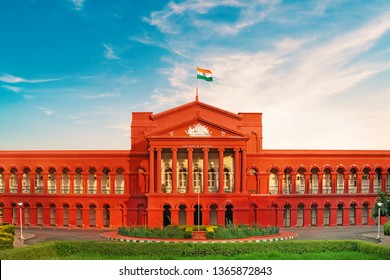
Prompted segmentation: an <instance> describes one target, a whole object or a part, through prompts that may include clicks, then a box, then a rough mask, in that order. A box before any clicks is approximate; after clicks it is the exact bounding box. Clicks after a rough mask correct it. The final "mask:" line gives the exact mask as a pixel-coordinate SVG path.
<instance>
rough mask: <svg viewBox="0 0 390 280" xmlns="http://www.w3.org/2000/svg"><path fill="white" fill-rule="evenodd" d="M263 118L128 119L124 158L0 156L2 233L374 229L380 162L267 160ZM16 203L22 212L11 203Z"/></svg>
mask: <svg viewBox="0 0 390 280" xmlns="http://www.w3.org/2000/svg"><path fill="white" fill-rule="evenodd" d="M262 139H263V135H262V114H261V113H239V114H234V113H231V112H228V111H225V110H222V109H220V108H216V107H213V106H210V105H208V104H205V103H202V102H199V100H198V99H196V100H195V101H193V102H190V103H187V104H184V105H182V106H179V107H176V108H172V109H170V110H167V111H164V112H161V113H157V114H154V113H152V112H134V113H133V115H132V124H131V149H130V150H123V151H117V150H113V151H109V150H104V151H0V208H1V216H0V218H1V222H6V223H13V224H19V222H20V216H19V213H20V212H22V222H23V224H24V225H30V226H56V227H86V228H88V227H98V228H100V227H120V226H124V225H125V226H130V225H149V226H150V227H162V226H166V225H169V224H173V225H185V224H189V225H193V224H195V225H197V224H204V225H206V224H207V225H209V224H212V225H215V224H225V223H235V224H254V223H256V224H259V225H261V226H267V225H276V226H279V227H303V226H315V227H322V226H349V225H354V226H361V225H372V224H374V223H375V220H374V219H373V218H371V217H370V213H371V210H372V208H373V206H374V203H375V199H376V197H377V194H378V192H385V191H386V192H390V151H349V150H337V151H335V150H267V149H263V147H262ZM20 202H22V203H23V204H22V206H21V209H20V208H19V207H20V206H19V204H18V203H20Z"/></svg>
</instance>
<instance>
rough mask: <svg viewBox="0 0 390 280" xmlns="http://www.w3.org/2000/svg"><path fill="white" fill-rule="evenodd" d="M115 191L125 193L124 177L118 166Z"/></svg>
mask: <svg viewBox="0 0 390 280" xmlns="http://www.w3.org/2000/svg"><path fill="white" fill-rule="evenodd" d="M115 193H116V194H124V193H125V178H124V175H123V169H122V168H118V169H117V170H116V175H115Z"/></svg>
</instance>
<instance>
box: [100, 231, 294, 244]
mask: <svg viewBox="0 0 390 280" xmlns="http://www.w3.org/2000/svg"><path fill="white" fill-rule="evenodd" d="M110 235H113V236H110ZM100 237H102V238H104V239H107V240H112V241H119V242H128V243H259V242H277V241H283V240H291V239H295V238H296V237H297V234H294V233H284V234H283V237H276V236H275V237H270V238H264V237H262V238H258V239H254V238H247V239H244V238H243V239H240V240H237V239H234V240H222V239H219V240H199V241H195V240H187V239H175V240H173V239H169V240H164V239H147V238H137V237H130V236H126V237H125V236H120V235H118V234H116V233H114V234H113V233H112V232H110V233H102V234H100Z"/></svg>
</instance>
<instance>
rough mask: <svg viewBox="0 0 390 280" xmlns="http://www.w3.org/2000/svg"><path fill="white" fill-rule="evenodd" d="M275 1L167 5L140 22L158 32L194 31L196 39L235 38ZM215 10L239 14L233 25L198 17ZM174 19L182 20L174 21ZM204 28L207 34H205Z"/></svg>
mask: <svg viewBox="0 0 390 280" xmlns="http://www.w3.org/2000/svg"><path fill="white" fill-rule="evenodd" d="M278 2H279V1H276V0H251V1H247V0H245V1H244V0H221V1H203V0H187V1H184V2H182V3H179V4H177V3H174V2H170V3H169V5H168V6H167V8H166V9H165V10H162V11H157V12H153V13H152V14H151V15H150V17H149V18H145V19H144V20H145V21H146V22H148V23H149V24H150V25H154V26H156V27H157V28H158V29H159V30H160V31H161V32H163V33H167V34H178V33H179V32H180V31H181V28H182V25H188V26H191V27H192V28H195V29H198V31H197V32H199V33H198V35H197V36H200V37H201V36H202V34H207V36H210V33H212V34H211V35H212V36H213V35H218V36H220V35H235V34H237V33H238V32H240V31H241V30H242V29H244V28H246V27H249V26H252V25H254V24H257V23H259V22H261V21H263V20H264V19H265V18H266V17H267V15H269V13H271V12H272V11H273V10H274V8H275V7H276V6H277V4H278ZM219 7H233V8H236V9H238V10H239V14H238V18H237V20H236V21H231V22H225V23H223V22H218V21H214V20H207V19H204V17H202V16H203V15H204V14H206V13H207V12H210V11H211V10H213V9H216V8H219ZM178 18H181V19H182V20H180V21H178ZM205 28H206V29H207V32H205Z"/></svg>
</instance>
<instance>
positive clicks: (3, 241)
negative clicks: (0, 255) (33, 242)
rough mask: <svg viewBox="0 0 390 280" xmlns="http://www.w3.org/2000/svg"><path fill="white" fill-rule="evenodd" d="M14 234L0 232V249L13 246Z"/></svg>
mask: <svg viewBox="0 0 390 280" xmlns="http://www.w3.org/2000/svg"><path fill="white" fill-rule="evenodd" d="M13 242H14V235H13V234H11V233H8V232H0V249H1V250H3V249H9V248H12V247H13Z"/></svg>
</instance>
